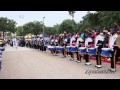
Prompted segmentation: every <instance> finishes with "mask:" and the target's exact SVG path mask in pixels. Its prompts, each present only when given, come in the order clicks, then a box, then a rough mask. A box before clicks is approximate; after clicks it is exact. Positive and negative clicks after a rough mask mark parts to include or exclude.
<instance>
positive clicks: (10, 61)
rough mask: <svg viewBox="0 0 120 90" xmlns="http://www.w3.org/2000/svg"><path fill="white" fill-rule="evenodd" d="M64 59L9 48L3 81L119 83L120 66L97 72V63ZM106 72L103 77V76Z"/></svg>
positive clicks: (27, 49)
mask: <svg viewBox="0 0 120 90" xmlns="http://www.w3.org/2000/svg"><path fill="white" fill-rule="evenodd" d="M61 57H62V55H61V54H59V56H52V55H51V54H50V52H46V53H43V52H41V51H38V50H34V49H29V48H25V47H19V48H18V49H15V48H12V47H10V46H7V47H6V51H5V52H3V63H2V70H1V71H0V79H120V66H117V72H115V73H111V72H109V71H108V68H109V67H110V64H109V63H103V68H101V69H96V68H95V67H94V66H95V61H93V60H92V61H91V63H92V65H91V66H85V62H84V60H82V63H76V62H75V61H70V60H69V58H70V57H67V58H61ZM102 72H103V73H102Z"/></svg>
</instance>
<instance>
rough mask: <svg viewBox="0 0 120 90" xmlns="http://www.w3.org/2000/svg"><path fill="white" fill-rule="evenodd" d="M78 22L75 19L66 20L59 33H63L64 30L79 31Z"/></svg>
mask: <svg viewBox="0 0 120 90" xmlns="http://www.w3.org/2000/svg"><path fill="white" fill-rule="evenodd" d="M76 27H77V24H76V22H75V21H74V20H70V19H67V20H64V21H63V22H62V23H61V25H60V28H59V33H63V32H64V31H68V32H71V33H72V32H76V31H77V28H76Z"/></svg>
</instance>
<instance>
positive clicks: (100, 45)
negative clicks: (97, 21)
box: [95, 30, 104, 68]
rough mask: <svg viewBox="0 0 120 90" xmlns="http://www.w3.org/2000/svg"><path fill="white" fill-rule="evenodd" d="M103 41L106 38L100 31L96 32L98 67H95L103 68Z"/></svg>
mask: <svg viewBox="0 0 120 90" xmlns="http://www.w3.org/2000/svg"><path fill="white" fill-rule="evenodd" d="M103 41H104V37H103V36H102V35H101V34H100V30H96V38H95V48H96V49H97V55H96V62H97V63H96V65H95V67H97V68H101V67H102V66H101V57H100V54H101V50H102V48H103Z"/></svg>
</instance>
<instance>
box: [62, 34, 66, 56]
mask: <svg viewBox="0 0 120 90" xmlns="http://www.w3.org/2000/svg"><path fill="white" fill-rule="evenodd" d="M62 46H63V47H64V51H63V58H65V57H66V46H67V36H66V35H64V38H63V45H62Z"/></svg>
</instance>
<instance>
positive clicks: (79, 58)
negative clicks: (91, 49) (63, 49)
mask: <svg viewBox="0 0 120 90" xmlns="http://www.w3.org/2000/svg"><path fill="white" fill-rule="evenodd" d="M83 42H84V40H83V39H82V37H81V36H80V35H79V34H78V35H77V43H76V46H77V49H78V50H77V51H78V52H76V55H77V61H76V62H78V63H80V62H81V57H80V55H79V47H81V46H82V43H83Z"/></svg>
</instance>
